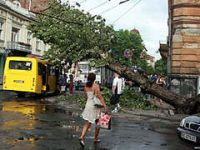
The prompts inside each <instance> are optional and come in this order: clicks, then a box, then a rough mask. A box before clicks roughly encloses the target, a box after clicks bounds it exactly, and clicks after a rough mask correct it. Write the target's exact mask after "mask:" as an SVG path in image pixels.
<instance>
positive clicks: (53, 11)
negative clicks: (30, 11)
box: [29, 0, 114, 64]
mask: <svg viewBox="0 0 200 150" xmlns="http://www.w3.org/2000/svg"><path fill="white" fill-rule="evenodd" d="M29 29H30V30H31V31H32V32H33V34H34V36H35V37H37V38H39V39H41V40H42V41H44V42H45V43H48V44H49V45H50V46H51V49H50V50H49V51H48V52H47V53H46V54H45V57H46V58H47V59H49V60H50V61H52V62H53V63H57V64H60V63H62V62H64V63H67V62H71V63H72V62H77V61H81V60H83V59H91V58H95V60H97V61H98V60H99V61H100V62H102V61H103V62H104V63H105V60H106V59H103V60H102V57H100V55H103V54H104V55H106V52H107V51H108V50H109V48H110V43H111V39H112V38H113V37H114V36H113V35H114V31H113V28H112V27H111V26H106V25H105V19H103V18H102V17H101V16H92V15H91V14H89V13H85V12H83V11H80V10H78V9H76V8H74V7H71V6H70V5H69V4H68V3H66V4H61V3H60V2H58V1H57V0H52V1H50V4H49V8H48V9H47V10H45V11H44V12H42V13H39V14H38V15H37V17H36V19H35V21H34V22H33V23H31V24H30V26H29ZM104 57H105V56H104Z"/></svg>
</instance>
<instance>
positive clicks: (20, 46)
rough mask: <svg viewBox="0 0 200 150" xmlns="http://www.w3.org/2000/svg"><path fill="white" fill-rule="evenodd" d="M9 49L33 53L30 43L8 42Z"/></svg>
mask: <svg viewBox="0 0 200 150" xmlns="http://www.w3.org/2000/svg"><path fill="white" fill-rule="evenodd" d="M6 49H8V50H11V51H12V50H17V51H21V52H27V53H31V50H32V47H31V45H30V44H26V43H23V42H13V41H10V42H7V48H6Z"/></svg>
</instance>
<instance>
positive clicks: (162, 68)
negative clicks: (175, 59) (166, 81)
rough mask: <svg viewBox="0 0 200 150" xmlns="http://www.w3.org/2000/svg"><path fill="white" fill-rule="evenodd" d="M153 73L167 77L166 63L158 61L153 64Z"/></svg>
mask: <svg viewBox="0 0 200 150" xmlns="http://www.w3.org/2000/svg"><path fill="white" fill-rule="evenodd" d="M155 73H157V74H162V75H167V62H165V61H164V60H162V59H160V60H157V61H156V62H155Z"/></svg>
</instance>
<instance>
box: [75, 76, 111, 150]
mask: <svg viewBox="0 0 200 150" xmlns="http://www.w3.org/2000/svg"><path fill="white" fill-rule="evenodd" d="M95 79H96V75H95V74H94V73H89V75H88V77H87V82H86V85H85V87H84V93H85V97H86V99H87V102H86V105H85V108H84V110H83V113H82V115H81V116H82V118H83V119H84V120H85V123H84V125H83V129H82V133H81V136H80V138H79V140H80V145H81V146H82V147H84V146H85V143H84V139H85V136H86V134H87V132H88V129H89V128H90V126H91V124H96V120H97V119H98V118H99V115H100V114H99V113H100V108H99V107H96V106H95V105H94V97H95V96H96V97H97V98H98V99H99V100H100V102H101V103H102V105H103V107H104V112H105V113H107V112H108V108H107V106H106V103H105V101H104V98H103V96H102V95H101V93H100V88H99V85H98V84H95V83H94V81H95ZM99 131H100V128H99V127H98V126H95V134H94V143H98V142H100V140H99V138H98V136H99Z"/></svg>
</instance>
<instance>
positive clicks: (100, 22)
mask: <svg viewBox="0 0 200 150" xmlns="http://www.w3.org/2000/svg"><path fill="white" fill-rule="evenodd" d="M29 29H30V30H31V31H32V33H33V34H34V36H35V37H37V38H39V39H41V40H42V41H44V42H45V43H48V44H49V45H51V48H50V49H49V51H48V52H47V53H46V54H45V58H46V59H48V60H49V61H51V62H52V63H55V64H57V65H67V64H72V63H76V62H78V61H81V60H89V61H94V62H95V64H97V65H98V66H105V65H106V66H107V67H108V68H109V69H110V70H112V71H114V72H118V73H119V74H121V75H122V76H124V77H125V78H126V79H128V80H131V81H133V82H135V83H136V84H138V85H140V87H141V89H142V90H144V91H146V92H148V93H151V94H152V95H155V96H156V97H158V98H161V99H162V100H163V101H165V102H166V103H168V104H170V105H172V106H173V107H174V108H175V109H176V110H177V112H178V113H185V114H194V113H198V112H199V111H200V105H199V104H200V97H199V96H197V97H194V98H190V99H186V98H185V97H182V96H180V95H177V94H175V93H173V92H171V91H169V90H167V89H165V88H163V87H160V86H159V85H157V84H155V83H153V82H151V81H150V80H148V79H147V78H145V77H144V76H142V75H140V74H138V73H134V72H133V71H132V70H131V69H129V68H128V67H123V66H124V65H123V66H121V65H120V64H119V62H120V61H119V62H118V64H117V63H115V62H117V61H116V59H114V58H113V57H112V55H111V54H110V53H109V50H110V46H111V44H112V43H113V37H114V36H115V32H114V30H113V28H112V27H111V26H107V25H106V24H105V19H103V18H102V17H101V16H97V15H95V16H92V15H91V14H89V13H84V12H83V11H80V10H78V9H76V8H74V7H71V6H70V5H69V4H62V3H61V2H58V1H57V0H51V1H50V6H49V7H48V9H45V10H44V11H43V12H39V13H38V15H37V17H36V18H35V21H34V22H32V23H31V24H30V26H29ZM135 41H136V40H135ZM138 41H139V42H141V40H138ZM136 43H137V42H136ZM139 45H140V44H139ZM140 46H141V45H140ZM116 49H121V48H119V47H116ZM137 49H139V48H137ZM137 58H140V57H139V54H138V56H137Z"/></svg>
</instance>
